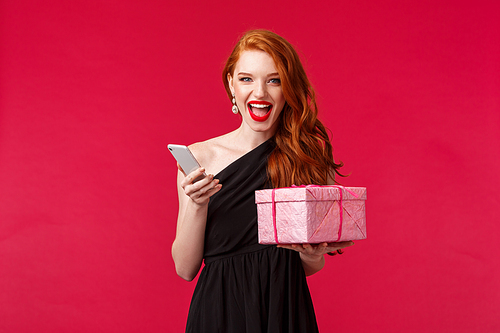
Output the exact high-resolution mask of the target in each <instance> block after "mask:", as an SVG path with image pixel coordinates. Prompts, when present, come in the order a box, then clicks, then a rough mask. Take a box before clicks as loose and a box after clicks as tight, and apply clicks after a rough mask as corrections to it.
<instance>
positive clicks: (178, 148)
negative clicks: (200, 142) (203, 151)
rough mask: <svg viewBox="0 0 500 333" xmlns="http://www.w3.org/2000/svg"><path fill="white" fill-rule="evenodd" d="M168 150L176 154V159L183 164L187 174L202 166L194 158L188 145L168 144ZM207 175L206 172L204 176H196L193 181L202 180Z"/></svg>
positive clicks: (182, 166)
mask: <svg viewBox="0 0 500 333" xmlns="http://www.w3.org/2000/svg"><path fill="white" fill-rule="evenodd" d="M167 148H168V150H170V152H171V153H172V155H174V157H175V159H176V160H177V163H179V165H180V166H181V168H182V170H184V172H185V173H186V175H188V174H190V173H191V172H193V171H194V170H196V169H198V168H199V167H200V163H198V161H197V160H196V158H194V156H193V154H192V153H191V151H190V150H189V148H188V147H186V146H183V145H172V144H170V145H168V146H167ZM205 177H206V174H205V173H203V175H202V176H200V177H198V178H196V179H195V180H194V181H193V183H195V182H197V181H199V180H202V179H203V178H205Z"/></svg>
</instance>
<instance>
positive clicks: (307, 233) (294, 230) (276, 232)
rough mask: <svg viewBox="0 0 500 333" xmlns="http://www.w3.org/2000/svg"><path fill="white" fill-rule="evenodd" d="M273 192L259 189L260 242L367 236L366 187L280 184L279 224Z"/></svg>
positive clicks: (277, 191)
mask: <svg viewBox="0 0 500 333" xmlns="http://www.w3.org/2000/svg"><path fill="white" fill-rule="evenodd" d="M272 192H273V190H272V189H271V190H260V191H255V203H256V204H257V213H258V229H259V243H260V244H277V243H280V244H304V243H311V244H317V243H322V242H328V243H331V242H341V241H350V240H356V239H365V238H366V215H365V200H366V188H365V187H342V186H317V185H310V186H297V187H287V188H277V189H275V190H274V206H275V208H274V209H275V216H276V219H275V221H276V224H275V223H274V221H273V198H272V196H273V193H272ZM341 192H342V193H341ZM340 207H342V216H341V214H340ZM276 237H277V239H278V241H276Z"/></svg>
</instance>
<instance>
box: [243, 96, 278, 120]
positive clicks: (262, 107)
mask: <svg viewBox="0 0 500 333" xmlns="http://www.w3.org/2000/svg"><path fill="white" fill-rule="evenodd" d="M247 108H248V112H250V117H252V119H253V120H255V121H259V122H263V121H266V120H267V119H268V118H269V116H270V115H271V110H272V109H273V105H272V104H271V103H269V102H265V101H250V102H248V104H247Z"/></svg>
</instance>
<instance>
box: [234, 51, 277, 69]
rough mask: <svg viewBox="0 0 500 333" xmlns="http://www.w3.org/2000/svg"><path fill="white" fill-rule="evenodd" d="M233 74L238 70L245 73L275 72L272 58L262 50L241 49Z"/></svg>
mask: <svg viewBox="0 0 500 333" xmlns="http://www.w3.org/2000/svg"><path fill="white" fill-rule="evenodd" d="M234 71H235V74H238V73H239V72H247V73H264V74H268V73H276V72H277V70H276V65H275V64H274V60H273V58H271V56H270V55H269V54H267V53H266V52H264V51H259V50H246V51H243V52H242V53H241V55H240V58H239V59H238V62H237V63H236V66H235V68H234Z"/></svg>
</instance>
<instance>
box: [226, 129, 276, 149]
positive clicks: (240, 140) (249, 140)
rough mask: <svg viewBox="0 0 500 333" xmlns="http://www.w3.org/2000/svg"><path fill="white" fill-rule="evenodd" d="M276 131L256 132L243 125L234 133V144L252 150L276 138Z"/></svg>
mask: <svg viewBox="0 0 500 333" xmlns="http://www.w3.org/2000/svg"><path fill="white" fill-rule="evenodd" d="M274 133H275V131H272V132H271V131H265V132H255V131H253V130H251V129H249V128H248V127H246V126H244V125H243V124H242V125H241V126H240V127H239V128H238V129H236V130H235V131H234V132H233V138H232V139H233V140H234V143H235V144H237V145H238V146H240V147H242V148H243V149H245V150H248V151H250V150H252V149H254V148H255V147H257V146H259V145H261V144H262V143H264V142H266V141H267V140H269V139H270V138H272V137H273V136H274Z"/></svg>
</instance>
